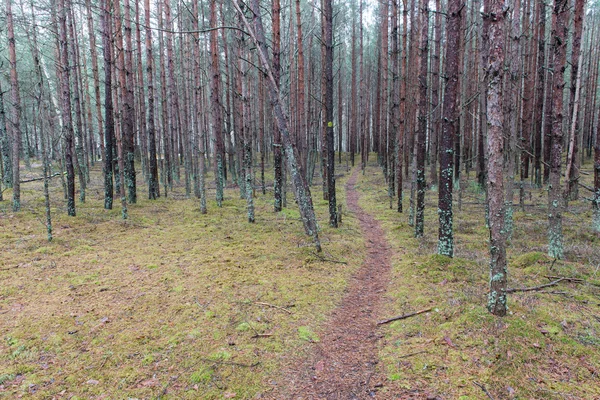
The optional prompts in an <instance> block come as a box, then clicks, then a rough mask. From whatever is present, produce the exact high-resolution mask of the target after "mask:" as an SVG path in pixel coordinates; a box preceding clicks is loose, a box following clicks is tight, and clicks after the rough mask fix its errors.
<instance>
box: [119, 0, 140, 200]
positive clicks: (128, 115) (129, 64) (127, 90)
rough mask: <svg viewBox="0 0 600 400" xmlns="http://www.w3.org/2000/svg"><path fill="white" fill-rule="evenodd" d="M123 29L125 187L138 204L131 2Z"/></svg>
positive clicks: (127, 1)
mask: <svg viewBox="0 0 600 400" xmlns="http://www.w3.org/2000/svg"><path fill="white" fill-rule="evenodd" d="M123 11H124V13H123V27H124V32H125V65H124V66H125V70H124V74H125V87H123V88H122V89H121V90H122V91H123V92H124V96H123V112H124V114H125V115H124V116H123V163H124V167H125V169H124V171H123V173H124V174H125V185H126V186H127V198H128V200H129V203H131V204H135V203H136V202H137V185H136V181H135V179H136V178H135V148H134V135H135V132H134V130H135V124H134V121H135V97H134V93H133V91H134V70H133V56H132V52H133V42H132V37H131V7H130V5H129V0H124V2H123Z"/></svg>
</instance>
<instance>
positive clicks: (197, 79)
mask: <svg viewBox="0 0 600 400" xmlns="http://www.w3.org/2000/svg"><path fill="white" fill-rule="evenodd" d="M146 1H148V0H146ZM192 13H193V14H194V15H193V16H192V30H194V31H198V19H199V18H200V16H199V15H198V2H196V1H194V2H193V3H192ZM148 46H149V49H150V48H151V47H150V46H151V44H150V43H148ZM192 56H193V58H194V86H195V91H194V95H195V98H196V108H197V113H196V127H195V128H196V129H197V130H198V132H197V133H198V135H197V136H198V137H199V138H200V140H199V145H200V146H199V147H200V149H199V151H200V155H199V166H198V189H199V192H200V213H201V214H206V213H207V210H206V187H205V186H206V185H205V181H204V176H205V175H206V171H205V170H206V166H205V157H206V154H205V153H206V149H205V148H204V135H205V130H204V129H203V126H202V122H201V121H202V120H203V114H204V112H205V110H204V109H203V107H202V105H203V104H202V103H203V102H202V78H201V67H200V35H199V34H198V33H197V32H196V33H194V46H193V53H192Z"/></svg>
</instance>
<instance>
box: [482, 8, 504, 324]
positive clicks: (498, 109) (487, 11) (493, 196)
mask: <svg viewBox="0 0 600 400" xmlns="http://www.w3.org/2000/svg"><path fill="white" fill-rule="evenodd" d="M483 15H484V18H483V24H484V25H483V29H484V31H483V32H484V33H483V39H484V40H483V49H484V52H483V53H484V55H483V65H484V69H485V71H486V74H487V76H486V87H487V124H488V140H487V143H488V146H487V148H488V157H489V159H488V184H487V188H488V189H487V190H488V208H489V225H490V255H491V261H490V293H489V296H488V310H489V311H490V312H491V313H492V314H494V315H497V316H500V317H503V316H504V315H506V309H507V305H506V282H507V273H508V270H507V265H506V264H507V261H506V234H505V232H504V215H505V212H504V207H505V204H504V176H503V175H504V173H503V161H504V160H503V150H504V138H503V133H504V132H503V123H504V121H503V119H504V114H503V103H504V99H503V93H502V81H503V79H502V78H503V73H504V44H505V33H504V4H503V2H502V1H499V0H485V1H484V14H483Z"/></svg>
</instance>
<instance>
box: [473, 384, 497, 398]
mask: <svg viewBox="0 0 600 400" xmlns="http://www.w3.org/2000/svg"><path fill="white" fill-rule="evenodd" d="M473 385H475V386H478V387H479V388H480V389H481V390H483V393H485V394H486V396H487V397H488V398H489V399H490V400H494V398H493V397H492V395H491V394H490V392H488V391H487V389H486V388H485V386H483V384H481V383H479V382H475V381H473Z"/></svg>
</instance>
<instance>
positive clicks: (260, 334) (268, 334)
mask: <svg viewBox="0 0 600 400" xmlns="http://www.w3.org/2000/svg"><path fill="white" fill-rule="evenodd" d="M271 336H273V334H272V333H257V334H256V335H254V336H251V337H252V339H257V338H261V337H271Z"/></svg>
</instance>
